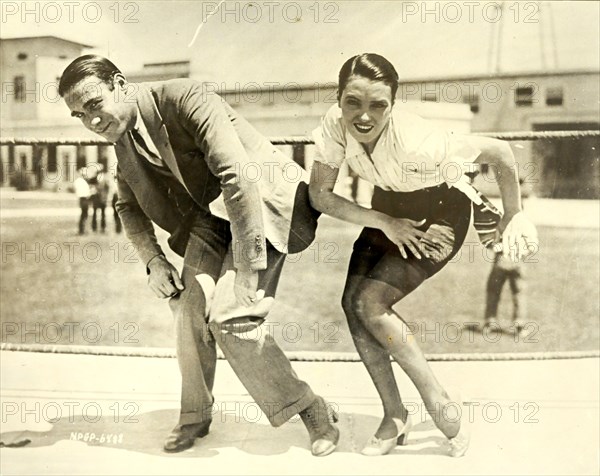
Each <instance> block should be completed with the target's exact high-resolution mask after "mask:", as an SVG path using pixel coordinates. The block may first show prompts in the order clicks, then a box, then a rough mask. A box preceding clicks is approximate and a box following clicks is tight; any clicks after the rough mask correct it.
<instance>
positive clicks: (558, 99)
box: [546, 86, 563, 106]
mask: <svg viewBox="0 0 600 476" xmlns="http://www.w3.org/2000/svg"><path fill="white" fill-rule="evenodd" d="M562 105H563V89H562V87H560V86H556V87H551V88H548V89H547V90H546V106H562Z"/></svg>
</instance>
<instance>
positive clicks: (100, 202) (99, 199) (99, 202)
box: [89, 164, 110, 233]
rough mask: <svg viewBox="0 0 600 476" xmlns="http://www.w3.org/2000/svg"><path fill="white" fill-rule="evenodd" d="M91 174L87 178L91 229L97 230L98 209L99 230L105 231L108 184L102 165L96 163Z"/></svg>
mask: <svg viewBox="0 0 600 476" xmlns="http://www.w3.org/2000/svg"><path fill="white" fill-rule="evenodd" d="M94 171H95V172H94V174H93V176H92V177H91V178H90V179H89V183H90V189H91V192H92V193H91V197H90V200H91V202H92V230H94V231H98V211H99V212H100V231H101V232H102V233H104V232H106V203H107V201H108V192H109V187H110V186H109V184H108V181H107V180H106V177H105V174H104V166H103V165H102V164H97V167H96V168H95V169H94Z"/></svg>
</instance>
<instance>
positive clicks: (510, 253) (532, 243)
mask: <svg viewBox="0 0 600 476" xmlns="http://www.w3.org/2000/svg"><path fill="white" fill-rule="evenodd" d="M500 229H502V224H500ZM538 246H539V239H538V234H537V230H536V228H535V225H534V224H533V223H531V221H529V218H527V217H526V216H525V214H524V213H523V212H518V213H516V214H514V215H513V216H512V218H511V219H510V221H509V222H508V224H507V225H506V228H504V231H503V232H502V255H503V256H504V257H505V258H508V259H510V260H511V261H513V262H518V261H519V260H520V259H521V258H524V257H525V256H527V255H528V254H530V253H532V252H534V251H537V248H538Z"/></svg>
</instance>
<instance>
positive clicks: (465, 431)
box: [448, 393, 471, 458]
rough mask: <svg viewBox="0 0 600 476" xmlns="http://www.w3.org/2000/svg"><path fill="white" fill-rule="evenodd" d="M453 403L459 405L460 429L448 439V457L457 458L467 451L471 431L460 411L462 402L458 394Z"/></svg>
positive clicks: (465, 416)
mask: <svg viewBox="0 0 600 476" xmlns="http://www.w3.org/2000/svg"><path fill="white" fill-rule="evenodd" d="M455 397H456V398H455V400H454V401H455V402H456V403H457V404H458V405H459V408H460V409H461V418H460V428H459V430H458V433H457V434H456V436H454V437H452V438H448V442H449V443H450V451H449V454H450V456H452V457H454V458H459V457H461V456H464V454H465V453H466V452H467V450H468V449H469V442H470V441H471V431H470V428H469V426H468V417H467V415H465V414H464V413H463V411H462V408H463V402H462V398H461V397H460V395H459V394H458V393H456V394H455Z"/></svg>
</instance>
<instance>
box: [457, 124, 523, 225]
mask: <svg viewBox="0 0 600 476" xmlns="http://www.w3.org/2000/svg"><path fill="white" fill-rule="evenodd" d="M466 139H467V141H468V142H469V143H470V144H471V145H472V146H473V147H476V148H478V149H479V150H481V154H480V155H479V157H477V159H476V160H475V162H476V163H479V164H488V165H490V166H492V168H493V170H494V172H495V174H496V181H497V182H498V187H499V188H500V195H501V196H502V206H503V208H504V216H503V218H502V223H501V227H500V229H501V230H503V229H504V227H505V226H506V225H507V224H508V223H509V222H510V220H511V219H512V217H513V216H515V215H516V214H517V213H519V212H520V211H522V209H523V207H522V204H521V190H520V187H519V176H518V171H517V167H516V162H515V156H514V154H513V152H512V150H511V148H510V145H508V143H507V142H505V141H501V140H498V139H491V138H489V137H478V136H467V137H466Z"/></svg>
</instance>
